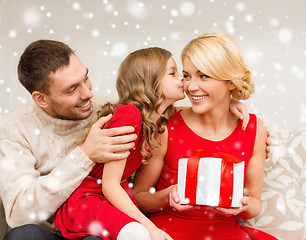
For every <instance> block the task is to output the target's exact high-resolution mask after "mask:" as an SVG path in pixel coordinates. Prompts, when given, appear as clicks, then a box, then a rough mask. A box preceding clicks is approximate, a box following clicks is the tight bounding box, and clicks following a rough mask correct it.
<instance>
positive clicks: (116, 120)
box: [89, 104, 142, 178]
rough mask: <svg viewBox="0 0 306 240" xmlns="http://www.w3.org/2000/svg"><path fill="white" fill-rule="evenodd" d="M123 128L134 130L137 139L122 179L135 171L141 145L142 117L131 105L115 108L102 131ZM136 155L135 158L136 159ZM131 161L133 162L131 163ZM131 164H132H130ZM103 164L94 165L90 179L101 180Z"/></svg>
mask: <svg viewBox="0 0 306 240" xmlns="http://www.w3.org/2000/svg"><path fill="white" fill-rule="evenodd" d="M123 126H132V127H134V128H135V131H134V133H135V134H137V139H136V140H135V141H134V143H135V147H134V148H133V149H131V150H130V153H131V154H130V156H129V157H128V162H127V164H126V169H125V172H124V174H123V178H125V176H126V175H130V174H131V173H130V172H133V171H135V170H136V169H134V168H138V167H139V166H138V165H139V164H138V163H139V162H140V160H141V159H140V160H139V158H140V157H141V154H140V153H139V148H140V146H141V143H142V117H141V114H140V111H139V110H138V108H137V107H135V106H134V105H132V104H125V105H121V106H119V107H117V108H116V109H115V110H114V113H113V117H112V119H111V120H110V121H109V122H108V123H106V124H105V126H104V129H107V128H115V127H123ZM136 155H137V157H136ZM132 160H133V161H132ZM131 163H132V164H131ZM103 165H104V164H103V163H100V164H96V165H95V166H94V168H93V169H92V171H91V172H90V173H89V175H90V176H92V177H97V178H101V175H102V172H103Z"/></svg>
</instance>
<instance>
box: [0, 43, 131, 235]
mask: <svg viewBox="0 0 306 240" xmlns="http://www.w3.org/2000/svg"><path fill="white" fill-rule="evenodd" d="M18 77H19V81H20V82H21V84H22V85H23V86H24V87H25V88H26V89H27V90H28V91H29V92H30V94H31V95H32V99H33V101H34V103H30V104H27V105H25V106H22V108H20V109H17V110H16V111H14V112H12V113H10V114H8V115H7V116H5V117H3V118H2V119H1V122H0V171H1V174H0V198H1V200H2V201H3V206H4V209H5V215H6V220H7V223H8V225H9V226H10V227H12V228H13V229H12V230H11V231H10V232H9V233H8V234H7V235H6V236H5V238H4V239H5V240H9V239H14V240H16V239H63V238H62V237H60V236H58V235H56V234H55V233H52V232H51V231H47V230H45V228H43V227H41V226H40V225H38V224H41V225H44V227H46V226H47V227H48V228H49V227H51V228H52V227H53V225H52V219H51V217H52V215H53V214H54V212H55V211H56V210H57V209H58V207H60V206H61V205H62V204H63V203H64V201H65V200H66V199H67V198H68V197H69V196H70V194H71V193H72V192H73V191H74V190H75V189H76V188H77V187H78V185H79V184H80V183H81V182H82V180H83V179H84V178H86V176H87V175H88V174H89V172H90V171H91V169H92V167H93V166H94V164H95V163H104V162H108V161H113V160H121V159H125V158H127V156H128V154H129V149H130V148H132V147H133V146H134V143H133V141H134V140H135V139H136V135H135V134H133V131H134V129H133V128H131V127H122V128H114V129H102V128H103V125H104V124H105V123H106V122H107V121H109V120H110V119H111V117H112V116H111V115H109V116H106V117H102V118H100V119H99V120H98V121H97V122H96V123H95V124H93V125H92V127H91V128H90V131H89V134H88V135H87V137H86V140H85V141H84V143H82V144H81V145H80V146H77V144H76V143H77V142H79V141H80V140H81V139H82V138H83V137H84V134H85V133H84V128H85V127H86V126H87V125H88V124H89V123H90V122H92V120H93V117H94V115H95V112H96V111H97V110H98V109H99V106H101V105H102V104H103V100H101V99H93V98H92V97H93V94H92V92H91V87H92V85H91V82H90V79H89V77H88V69H87V68H86V67H84V66H83V64H82V62H81V61H80V60H79V59H78V57H77V56H76V55H75V54H74V52H73V50H72V49H71V48H70V47H69V46H67V45H66V44H64V43H62V42H57V41H52V40H39V41H36V42H33V43H31V44H30V45H29V46H28V47H27V48H26V49H25V51H24V53H23V54H22V56H21V58H20V61H19V64H18ZM87 239H100V238H97V237H95V236H93V237H89V238H87Z"/></svg>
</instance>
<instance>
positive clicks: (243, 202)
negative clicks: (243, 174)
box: [241, 196, 250, 206]
mask: <svg viewBox="0 0 306 240" xmlns="http://www.w3.org/2000/svg"><path fill="white" fill-rule="evenodd" d="M249 201H250V199H249V197H247V196H244V197H243V198H242V199H241V204H242V205H243V206H246V205H248V204H249Z"/></svg>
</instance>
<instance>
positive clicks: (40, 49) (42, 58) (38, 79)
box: [18, 40, 74, 94]
mask: <svg viewBox="0 0 306 240" xmlns="http://www.w3.org/2000/svg"><path fill="white" fill-rule="evenodd" d="M71 54H74V51H73V50H72V49H71V48H70V47H69V46H68V45H67V44H65V43H63V42H59V41H54V40H38V41H35V42H33V43H31V44H30V45H29V46H28V47H27V48H26V49H25V50H24V52H23V54H22V55H21V57H20V60H19V64H18V78H19V81H20V83H21V84H22V85H23V86H24V87H25V88H26V89H27V90H28V91H29V92H30V93H31V94H32V93H33V91H39V92H43V93H49V86H50V85H51V83H52V80H51V79H50V77H49V75H50V73H55V72H56V71H57V70H58V69H61V68H63V67H65V66H68V65H69V58H70V56H71Z"/></svg>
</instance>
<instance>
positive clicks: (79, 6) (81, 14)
mask: <svg viewBox="0 0 306 240" xmlns="http://www.w3.org/2000/svg"><path fill="white" fill-rule="evenodd" d="M305 9H306V1H305V0H291V1H288V0H269V1H266V0H257V1H254V0H197V1H196V0H194V1H185V0H154V1H153V0H152V1H149V0H142V1H141V0H86V1H85V0H82V1H81V0H75V1H73V0H53V1H47V0H24V1H20V0H0V115H1V116H3V115H4V114H6V113H7V112H9V111H10V110H11V109H13V108H15V107H17V106H19V105H21V104H23V103H25V102H27V101H31V98H30V95H29V94H28V93H27V92H26V91H25V90H24V89H23V87H21V85H20V84H19V82H18V79H17V74H16V66H17V63H18V59H19V57H20V55H21V53H22V52H23V50H24V48H25V47H26V46H27V45H28V44H29V43H30V42H32V41H34V40H37V39H45V38H49V39H56V40H60V41H64V42H66V43H68V44H69V45H70V46H71V47H72V48H74V49H76V52H77V55H78V56H79V57H80V58H81V60H82V61H83V63H84V64H85V65H86V66H87V67H88V68H89V69H90V78H91V80H92V82H93V84H94V93H95V94H99V95H104V96H109V97H116V89H115V78H116V72H117V69H118V66H119V64H120V62H121V61H122V59H123V58H124V57H125V56H126V55H127V54H128V53H129V52H131V51H133V50H136V49H139V48H143V47H149V46H160V47H164V48H167V49H169V50H170V51H171V52H172V53H173V54H174V57H175V59H176V60H177V62H178V66H179V69H180V71H181V64H180V62H179V55H180V51H181V50H182V48H183V47H184V45H185V44H186V43H187V42H188V41H189V40H190V39H192V38H194V37H196V36H198V35H200V34H201V33H205V32H213V31H222V32H226V33H228V34H230V35H231V36H232V37H233V38H234V39H235V40H236V41H237V42H238V44H239V45H240V46H241V48H242V49H243V52H244V56H245V60H246V62H247V64H248V66H249V68H250V69H251V70H252V71H253V73H254V75H255V84H256V92H255V94H254V95H253V96H252V97H251V98H250V99H249V100H248V101H245V103H246V104H247V105H248V106H249V110H250V111H251V112H255V113H256V114H257V115H258V116H259V117H261V118H262V119H263V120H264V121H265V122H266V123H267V124H268V126H269V129H270V130H272V131H273V130H275V129H295V128H300V127H304V126H305V125H306V73H305V71H306V14H305ZM180 104H184V105H188V100H187V99H186V100H184V101H183V102H181V103H180Z"/></svg>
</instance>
